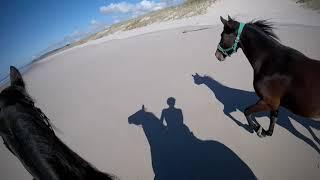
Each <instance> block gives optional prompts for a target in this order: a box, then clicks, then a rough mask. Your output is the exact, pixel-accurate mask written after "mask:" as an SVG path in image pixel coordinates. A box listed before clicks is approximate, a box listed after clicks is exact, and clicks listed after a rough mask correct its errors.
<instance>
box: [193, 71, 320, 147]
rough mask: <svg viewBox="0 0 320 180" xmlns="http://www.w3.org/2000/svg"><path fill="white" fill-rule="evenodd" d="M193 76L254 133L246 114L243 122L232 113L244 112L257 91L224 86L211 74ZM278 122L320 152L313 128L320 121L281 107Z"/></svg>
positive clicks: (251, 102)
mask: <svg viewBox="0 0 320 180" xmlns="http://www.w3.org/2000/svg"><path fill="white" fill-rule="evenodd" d="M193 78H194V83H195V84H197V85H201V84H204V85H206V86H207V87H208V88H209V89H210V90H211V91H212V92H213V93H214V95H215V98H216V99H218V100H219V101H220V102H221V103H222V104H223V105H224V109H223V112H224V114H225V115H226V116H228V117H229V118H230V119H231V120H233V121H234V122H235V123H236V124H237V125H239V126H240V127H243V128H244V129H245V130H247V131H248V132H250V133H253V130H252V129H251V128H250V127H249V125H247V124H246V123H247V121H246V120H245V117H244V116H243V120H244V122H245V123H242V122H240V121H239V120H237V119H235V118H234V117H233V116H232V115H231V114H230V113H232V112H234V111H236V110H239V111H241V112H242V113H243V112H244V110H245V108H246V107H248V106H249V105H252V104H254V103H256V102H257V100H258V96H257V95H256V93H255V92H251V91H244V90H240V89H234V88H230V87H227V86H224V85H223V84H221V83H219V82H218V81H216V80H214V79H213V78H211V77H209V76H199V75H198V74H196V75H195V76H193ZM266 115H268V114H265V113H264V114H263V113H262V114H257V115H256V117H262V116H266ZM289 117H290V118H292V119H294V120H295V121H297V122H298V123H299V124H301V125H302V126H304V127H305V128H306V129H307V130H308V131H309V133H310V134H311V135H312V137H313V140H312V139H310V138H308V137H306V136H305V135H303V134H301V133H300V132H299V131H297V130H296V129H295V127H294V126H293V125H292V123H291V120H290V119H289ZM277 124H278V125H280V126H281V127H283V128H285V129H287V130H288V131H289V132H290V133H292V134H293V135H295V136H296V137H297V138H299V139H301V140H303V141H304V142H306V143H307V144H309V145H310V146H311V147H312V148H314V149H315V150H316V151H317V152H318V153H320V149H319V147H318V146H317V144H318V145H320V140H319V138H318V137H317V136H316V135H315V134H314V132H313V130H312V128H314V129H317V130H320V122H318V121H315V120H312V119H308V118H304V117H301V116H298V115H295V114H293V113H291V112H289V111H288V110H287V109H285V108H281V109H280V111H279V117H278V121H277ZM314 141H315V142H314ZM316 143H317V144H316Z"/></svg>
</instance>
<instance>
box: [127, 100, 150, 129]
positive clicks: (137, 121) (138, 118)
mask: <svg viewBox="0 0 320 180" xmlns="http://www.w3.org/2000/svg"><path fill="white" fill-rule="evenodd" d="M146 117H147V112H146V111H145V107H144V105H142V108H141V110H139V111H137V112H136V113H134V114H133V115H131V116H129V117H128V123H129V124H134V125H137V126H139V125H141V124H142V120H143V119H146Z"/></svg>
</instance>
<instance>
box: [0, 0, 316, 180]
mask: <svg viewBox="0 0 320 180" xmlns="http://www.w3.org/2000/svg"><path fill="white" fill-rule="evenodd" d="M232 2H234V3H235V2H238V1H231V0H229V1H225V2H219V3H218V4H217V5H216V6H213V7H212V10H211V11H209V12H208V14H206V15H203V16H198V17H194V18H193V19H189V20H181V21H178V22H176V23H174V22H171V24H170V23H164V24H158V25H151V26H148V27H145V28H142V29H140V30H139V29H137V30H133V31H129V32H122V34H121V33H119V34H117V35H113V36H110V37H105V38H102V39H99V40H96V41H91V42H89V43H87V44H85V45H82V46H78V47H75V48H72V49H69V50H67V51H65V52H62V53H58V54H56V55H54V56H51V57H48V58H46V59H44V60H43V61H41V62H38V63H36V64H34V66H33V68H32V69H31V70H30V71H28V72H27V73H26V74H25V75H24V78H25V80H26V83H27V88H28V89H29V93H30V94H31V96H33V97H34V98H35V99H36V101H37V106H39V107H41V109H43V111H44V112H45V113H46V114H47V115H48V117H49V118H50V119H52V123H53V124H54V125H55V126H56V127H57V128H58V129H59V130H60V131H61V133H58V134H59V136H60V137H61V138H62V139H63V140H64V141H65V142H66V143H67V144H68V145H69V146H70V147H71V148H72V149H74V150H75V151H76V152H78V153H79V154H80V155H82V156H83V157H84V158H86V159H87V160H89V161H90V162H91V163H92V164H94V165H95V166H96V167H97V168H99V169H101V170H104V171H106V172H110V173H112V174H115V175H117V176H118V177H119V178H120V179H131V180H150V179H153V178H154V171H153V168H152V162H151V160H152V157H151V156H152V154H151V152H150V144H149V143H148V141H147V138H146V136H145V134H144V132H143V129H142V128H141V127H139V126H135V125H132V124H129V123H128V117H129V116H130V115H132V114H134V113H135V112H137V111H138V110H140V109H141V106H142V105H143V104H144V105H145V107H146V108H147V109H148V111H149V112H152V113H154V114H155V115H156V116H157V117H158V118H159V117H160V113H161V111H162V109H163V108H166V107H167V105H166V100H167V98H168V97H171V96H172V97H175V98H176V100H177V105H176V106H177V107H179V108H181V109H182V111H183V115H184V123H185V125H186V126H187V127H188V128H189V130H190V131H191V132H192V133H193V135H194V137H195V138H197V139H199V140H200V141H205V140H208V141H209V140H210V141H215V142H218V143H220V144H222V145H223V146H225V147H227V148H228V149H230V152H232V153H234V154H235V155H236V156H237V157H238V158H239V160H240V161H241V162H243V163H244V164H246V166H247V167H248V168H249V169H250V171H252V173H253V174H254V175H255V176H256V177H257V178H259V179H319V178H320V171H319V163H320V156H319V152H318V151H319V148H320V141H319V139H318V138H320V132H319V129H320V125H319V123H312V121H310V120H302V119H301V118H300V117H296V116H294V115H292V114H290V113H289V112H287V111H285V110H281V113H280V117H281V118H280V119H279V122H278V124H277V125H276V128H275V133H274V135H273V136H272V137H269V138H264V139H260V138H258V137H257V136H256V135H255V134H252V133H250V132H248V131H247V130H246V129H245V128H243V127H242V126H241V124H246V120H245V117H244V115H243V113H242V112H241V111H243V108H245V107H246V106H247V105H250V104H251V103H254V99H255V98H256V96H255V94H254V92H253V88H252V68H251V66H250V64H249V63H248V62H247V60H246V58H245V56H244V54H243V53H242V52H241V50H239V52H238V53H237V54H235V55H233V56H232V57H231V58H228V59H227V60H226V61H225V62H218V61H217V59H216V58H215V57H214V51H215V49H216V45H217V44H218V41H219V40H220V36H219V35H220V32H221V30H222V25H220V23H218V15H220V14H221V15H225V14H227V13H226V12H229V11H230V12H233V13H234V14H233V15H235V16H237V17H238V18H237V19H239V20H243V21H247V20H249V19H251V17H252V18H254V17H257V15H258V14H261V9H260V10H255V8H252V7H251V9H250V8H246V9H243V10H235V9H237V8H239V7H236V6H235V5H234V4H232ZM246 2H253V1H249V0H246ZM254 2H256V1H254ZM259 2H260V1H259ZM261 2H264V3H265V4H264V5H265V6H270V7H277V8H278V9H277V10H274V11H272V12H275V11H277V12H278V14H275V15H274V16H278V17H279V18H278V19H276V22H277V29H276V33H277V34H278V35H279V37H280V39H281V42H282V43H284V44H286V45H288V46H291V47H293V48H296V49H298V50H300V51H301V52H303V53H305V54H306V55H307V56H309V57H312V58H314V59H320V52H319V47H320V36H319V34H320V23H319V15H318V14H317V13H314V12H313V11H309V10H305V9H302V8H300V7H298V6H296V5H295V4H294V3H293V2H291V1H279V3H280V4H281V5H282V6H279V7H278V6H276V5H273V4H272V2H273V3H274V2H278V1H261ZM238 4H239V3H238ZM236 5H237V4H236ZM285 5H290V6H285ZM243 6H244V5H243ZM222 7H223V8H224V9H223V10H218V9H219V8H222ZM227 7H228V8H227ZM226 8H227V9H226ZM286 8H288V9H286ZM290 8H291V9H290ZM214 10H216V11H214ZM294 10H295V11H297V12H301V13H300V14H299V13H296V14H297V15H295V16H297V17H298V16H299V15H301V16H300V18H301V19H294V18H293V20H292V19H291V18H292V17H290V16H287V15H290V14H294ZM238 11H239V12H238ZM240 11H241V12H240ZM286 11H287V12H286ZM270 13H271V12H270ZM268 15H270V14H268V13H267V15H265V16H263V15H260V17H261V16H263V17H266V18H268ZM270 16H271V15H270ZM209 17H210V18H212V19H211V20H212V22H211V23H208V19H209ZM309 17H310V18H309ZM308 18H309V19H310V21H305V20H306V19H308ZM317 18H318V19H317ZM195 22H197V23H195ZM304 22H305V23H304ZM183 24H184V25H183ZM297 24H300V25H297ZM191 25H192V26H191ZM161 27H163V28H161ZM166 27H170V28H166ZM199 29H200V30H199ZM183 32H186V33H183ZM193 73H199V74H207V75H209V76H211V77H212V78H213V79H214V80H213V81H212V83H211V85H208V86H206V85H200V86H197V85H195V84H194V82H193V79H192V76H191V75H192V74H193ZM216 85H217V86H216ZM224 110H225V111H224ZM227 112H230V114H231V116H232V117H231V116H228V113H227ZM258 120H259V122H261V123H262V124H263V125H267V124H268V123H269V120H268V118H266V117H261V118H258ZM239 125H240V126H239ZM310 132H313V133H314V135H315V136H313V135H312V133H310ZM172 148H174V146H173V147H172ZM169 149H170V148H169ZM211 151H212V152H210V153H213V154H215V153H219V152H221V151H218V149H217V150H216V151H215V149H212V150H211ZM0 156H1V161H2V162H7V163H6V164H4V163H1V165H0V173H1V175H2V177H5V178H4V179H28V178H31V177H30V176H29V175H28V173H27V172H26V171H25V170H24V169H23V167H22V165H21V164H20V163H19V162H18V161H17V160H16V159H15V158H14V157H13V155H11V154H10V153H9V151H8V150H6V149H5V147H4V146H0ZM190 162H191V161H190ZM231 162H232V161H231ZM197 171H199V172H201V170H199V169H197ZM212 171H215V169H212ZM231 172H232V171H231ZM217 173H218V172H217Z"/></svg>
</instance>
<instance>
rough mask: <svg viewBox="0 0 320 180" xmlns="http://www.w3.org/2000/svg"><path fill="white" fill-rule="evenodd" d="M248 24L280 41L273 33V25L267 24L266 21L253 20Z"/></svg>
mask: <svg viewBox="0 0 320 180" xmlns="http://www.w3.org/2000/svg"><path fill="white" fill-rule="evenodd" d="M249 24H251V25H253V26H256V27H257V28H259V29H261V30H262V31H263V32H264V33H265V34H266V35H268V36H270V37H271V38H273V39H276V40H280V39H279V37H278V36H277V35H276V34H275V33H274V32H273V29H274V24H273V23H271V22H269V21H268V20H265V19H262V20H254V21H251V22H250V23H249Z"/></svg>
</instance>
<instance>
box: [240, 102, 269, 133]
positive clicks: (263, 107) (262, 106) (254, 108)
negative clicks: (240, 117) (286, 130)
mask: <svg viewBox="0 0 320 180" xmlns="http://www.w3.org/2000/svg"><path fill="white" fill-rule="evenodd" d="M271 110H272V109H271V106H269V105H268V104H267V103H266V102H265V101H264V100H262V99H261V100H259V101H258V102H257V103H256V104H254V105H251V106H249V107H247V108H246V109H245V111H244V115H245V116H246V118H247V121H248V124H249V125H250V126H251V127H252V128H253V129H254V131H255V132H256V133H257V135H258V136H259V137H265V136H266V135H267V133H266V132H267V131H265V130H264V129H263V128H262V126H261V125H260V124H259V123H258V122H257V124H258V125H255V124H254V123H253V122H252V114H254V113H258V112H267V111H271ZM272 129H273V128H272Z"/></svg>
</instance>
